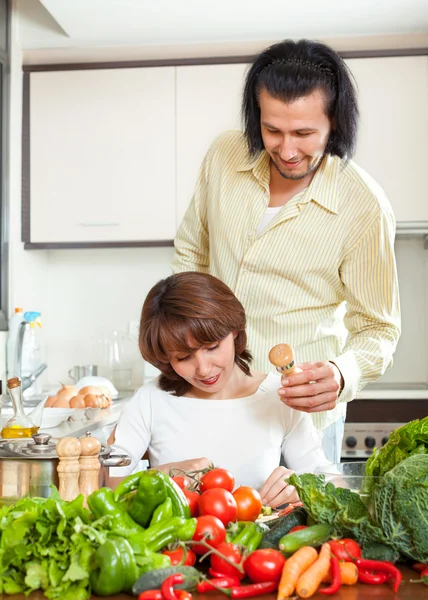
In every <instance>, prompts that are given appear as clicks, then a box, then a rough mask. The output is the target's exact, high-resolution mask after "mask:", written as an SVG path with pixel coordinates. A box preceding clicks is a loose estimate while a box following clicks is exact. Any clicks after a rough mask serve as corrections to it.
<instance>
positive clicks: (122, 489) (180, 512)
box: [114, 469, 190, 519]
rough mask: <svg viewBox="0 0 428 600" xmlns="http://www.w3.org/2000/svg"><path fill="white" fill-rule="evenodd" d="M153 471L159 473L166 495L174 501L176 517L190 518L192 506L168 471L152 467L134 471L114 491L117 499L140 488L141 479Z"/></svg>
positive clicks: (173, 510)
mask: <svg viewBox="0 0 428 600" xmlns="http://www.w3.org/2000/svg"><path fill="white" fill-rule="evenodd" d="M151 472H154V473H157V476H158V478H159V479H161V480H162V481H163V482H164V484H165V489H166V495H167V496H168V498H171V501H172V513H173V515H174V516H176V517H184V518H186V519H189V518H190V508H189V504H188V502H187V499H186V496H185V495H184V494H183V491H182V490H181V489H180V488H179V487H178V485H177V484H176V483H175V481H173V480H172V479H171V477H169V476H168V475H167V474H166V473H163V472H162V471H156V470H155V469H150V470H149V471H140V472H139V473H133V474H132V475H129V476H128V477H126V479H124V480H123V481H121V482H120V483H119V485H118V486H117V488H116V491H115V492H114V498H115V500H116V501H118V500H119V498H121V497H122V496H124V495H126V494H129V492H132V491H133V490H136V489H138V487H139V485H140V479H141V478H142V477H143V476H144V474H146V473H151Z"/></svg>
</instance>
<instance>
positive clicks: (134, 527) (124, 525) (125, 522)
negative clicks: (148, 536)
mask: <svg viewBox="0 0 428 600" xmlns="http://www.w3.org/2000/svg"><path fill="white" fill-rule="evenodd" d="M87 502H88V507H89V509H90V510H91V512H92V513H93V514H94V515H95V518H96V519H99V518H100V517H104V516H106V515H108V516H109V517H111V531H112V533H116V534H117V535H122V536H123V537H128V536H130V535H135V534H138V533H141V532H142V531H143V528H142V527H141V526H140V525H138V524H137V523H135V521H134V520H133V519H132V518H131V517H130V515H129V514H128V513H127V512H126V511H125V507H124V506H123V505H121V504H119V503H118V502H115V500H114V494H113V491H112V490H110V489H109V488H105V487H103V488H100V489H99V490H96V491H95V492H92V494H90V495H89V496H88V498H87Z"/></svg>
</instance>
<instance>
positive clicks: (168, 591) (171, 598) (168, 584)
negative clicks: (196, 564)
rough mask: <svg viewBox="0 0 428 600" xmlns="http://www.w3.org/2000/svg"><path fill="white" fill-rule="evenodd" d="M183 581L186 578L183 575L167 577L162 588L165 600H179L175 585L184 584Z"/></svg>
mask: <svg viewBox="0 0 428 600" xmlns="http://www.w3.org/2000/svg"><path fill="white" fill-rule="evenodd" d="M183 581H184V577H183V575H182V574H181V573H174V574H173V575H170V576H169V577H167V578H166V579H165V581H164V582H163V584H162V587H161V590H162V596H163V598H164V600H177V598H176V595H175V591H174V585H178V584H180V583H183Z"/></svg>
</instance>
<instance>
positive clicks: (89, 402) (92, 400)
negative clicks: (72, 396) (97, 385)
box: [85, 394, 102, 408]
mask: <svg viewBox="0 0 428 600" xmlns="http://www.w3.org/2000/svg"><path fill="white" fill-rule="evenodd" d="M85 406H86V407H87V408H101V406H102V402H101V398H100V397H99V396H96V395H95V394H86V396H85Z"/></svg>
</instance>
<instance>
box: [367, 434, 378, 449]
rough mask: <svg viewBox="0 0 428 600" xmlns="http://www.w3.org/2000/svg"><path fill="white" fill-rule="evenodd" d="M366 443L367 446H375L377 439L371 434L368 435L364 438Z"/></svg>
mask: <svg viewBox="0 0 428 600" xmlns="http://www.w3.org/2000/svg"><path fill="white" fill-rule="evenodd" d="M364 443H365V445H366V446H367V448H374V447H375V446H376V440H375V439H374V437H371V436H367V437H366V439H365V440H364Z"/></svg>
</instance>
